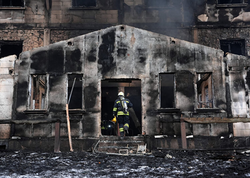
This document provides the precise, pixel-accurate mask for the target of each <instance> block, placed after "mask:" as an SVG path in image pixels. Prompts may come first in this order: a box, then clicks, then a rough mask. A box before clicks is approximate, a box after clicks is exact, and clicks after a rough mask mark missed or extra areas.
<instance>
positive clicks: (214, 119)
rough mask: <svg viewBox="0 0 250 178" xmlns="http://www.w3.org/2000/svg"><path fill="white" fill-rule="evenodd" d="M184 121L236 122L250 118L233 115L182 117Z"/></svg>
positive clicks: (246, 120)
mask: <svg viewBox="0 0 250 178" xmlns="http://www.w3.org/2000/svg"><path fill="white" fill-rule="evenodd" d="M182 119H183V120H184V121H185V122H189V123H192V124H210V123H236V122H250V118H245V117H244V118H243V117H234V118H221V117H207V118H182Z"/></svg>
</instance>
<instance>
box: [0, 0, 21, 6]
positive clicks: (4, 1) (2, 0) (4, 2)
mask: <svg viewBox="0 0 250 178" xmlns="http://www.w3.org/2000/svg"><path fill="white" fill-rule="evenodd" d="M0 6H10V7H11V6H17V7H24V0H0Z"/></svg>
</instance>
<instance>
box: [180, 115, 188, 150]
mask: <svg viewBox="0 0 250 178" xmlns="http://www.w3.org/2000/svg"><path fill="white" fill-rule="evenodd" d="M185 124H186V123H185V121H184V120H183V119H182V118H181V143H182V149H187V137H186V125H185Z"/></svg>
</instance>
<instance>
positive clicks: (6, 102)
mask: <svg viewBox="0 0 250 178" xmlns="http://www.w3.org/2000/svg"><path fill="white" fill-rule="evenodd" d="M15 60H16V55H12V56H8V57H4V58H1V59H0V120H5V119H11V114H12V104H13V90H14V76H13V75H12V73H11V72H10V71H13V69H14V63H15ZM10 127H11V126H10V124H0V139H6V138H9V135H10Z"/></svg>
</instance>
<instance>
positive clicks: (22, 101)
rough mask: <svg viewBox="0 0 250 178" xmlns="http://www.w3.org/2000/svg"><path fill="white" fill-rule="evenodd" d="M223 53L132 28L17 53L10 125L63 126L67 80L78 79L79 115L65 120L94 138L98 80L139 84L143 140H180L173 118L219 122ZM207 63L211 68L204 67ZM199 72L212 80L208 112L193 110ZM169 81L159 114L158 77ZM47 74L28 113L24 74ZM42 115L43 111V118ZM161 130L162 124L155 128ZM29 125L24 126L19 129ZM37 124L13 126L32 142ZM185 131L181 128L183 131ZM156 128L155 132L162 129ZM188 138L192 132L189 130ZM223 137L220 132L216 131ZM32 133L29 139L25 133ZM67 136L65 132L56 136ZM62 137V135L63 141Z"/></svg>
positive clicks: (97, 127)
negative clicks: (168, 97) (170, 99)
mask: <svg viewBox="0 0 250 178" xmlns="http://www.w3.org/2000/svg"><path fill="white" fill-rule="evenodd" d="M222 60H223V52H222V51H220V50H215V49H212V48H209V47H205V46H200V45H197V44H193V43H189V42H186V41H181V40H178V39H174V38H170V37H167V36H164V35H160V34H156V33H152V32H149V31H145V30H141V29H137V28H133V27H130V26H115V27H110V28H107V29H103V30H100V31H96V32H93V33H89V34H87V35H83V36H79V37H76V38H72V39H69V40H67V41H62V42H58V43H54V44H52V45H49V46H46V47H41V48H37V49H34V50H31V51H27V52H24V53H23V54H22V55H21V58H20V60H19V61H18V64H19V65H18V66H17V69H16V71H17V72H18V85H17V91H16V92H17V93H19V94H18V95H16V97H15V98H16V100H17V102H16V108H17V110H16V112H17V114H16V119H24V120H30V119H42V118H43V119H57V120H60V121H61V122H64V121H65V118H66V115H65V104H66V103H67V96H68V93H69V91H68V88H67V86H68V79H67V75H70V74H72V73H73V74H82V76H83V77H82V86H83V87H82V95H83V100H82V109H80V110H78V111H76V112H75V114H73V113H72V114H71V117H72V118H73V123H74V124H73V125H72V127H73V129H72V130H73V131H72V132H73V133H74V136H76V137H82V136H98V135H100V121H101V86H100V85H101V80H103V79H140V80H141V84H142V85H141V94H142V130H143V132H145V133H146V134H148V135H154V134H176V135H179V134H180V129H179V125H178V124H175V123H169V125H168V127H169V129H166V128H165V126H166V124H165V123H167V122H169V121H178V120H179V119H180V116H181V115H183V116H185V117H190V116H193V115H195V117H210V116H211V109H212V110H213V111H216V113H212V115H213V116H216V117H225V115H226V112H224V110H226V109H227V108H226V98H225V97H226V93H225V79H224V78H223V72H224V71H223V69H224V68H223V62H222ZM209 64H213V65H209ZM198 73H211V74H212V76H213V79H212V83H213V97H214V98H216V99H214V100H213V107H212V108H210V110H209V111H210V112H208V110H206V109H200V108H197V104H196V103H197V102H198V98H197V88H196V87H197V84H196V78H197V76H198ZM161 74H171V75H173V76H174V82H175V85H174V98H175V99H174V102H175V103H174V105H173V106H174V107H173V108H162V107H161V106H160V103H161V102H160V100H161V99H164V98H161V94H160V93H161V92H162V91H160V85H162V84H161V82H160V80H159V76H160V75H161ZM33 75H46V76H47V80H48V83H47V90H46V91H47V96H48V97H47V98H46V102H45V103H46V107H45V108H44V109H41V110H40V111H39V110H33V109H31V108H29V101H28V100H29V92H30V76H33ZM42 112H45V113H42ZM162 124H163V125H165V126H164V128H162ZM26 127H29V126H26ZM50 127H51V130H46V131H44V128H43V127H42V126H41V127H40V128H39V127H33V126H32V125H30V128H29V129H31V130H32V132H28V131H27V130H29V129H27V128H24V127H22V126H20V125H19V126H16V134H17V135H19V136H22V135H23V136H27V137H33V136H35V135H39V134H34V133H39V131H41V132H42V135H44V134H45V133H47V136H48V137H50V136H53V134H54V131H53V129H54V128H53V124H51V126H50ZM187 127H188V125H187ZM161 128H162V129H161ZM188 130H189V131H188V132H192V130H190V129H188ZM223 131H225V130H223ZM31 133H33V134H31ZM63 133H64V134H67V133H66V132H63ZM64 134H63V135H64Z"/></svg>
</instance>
